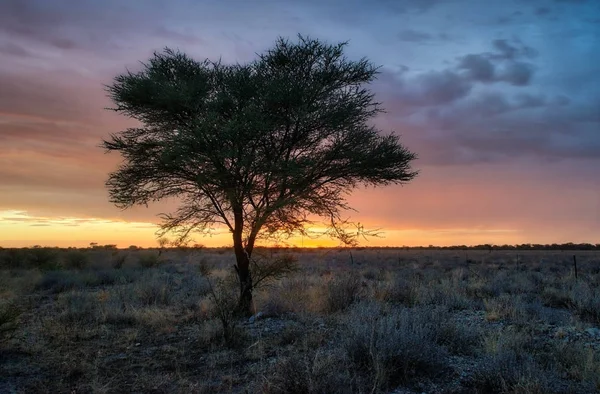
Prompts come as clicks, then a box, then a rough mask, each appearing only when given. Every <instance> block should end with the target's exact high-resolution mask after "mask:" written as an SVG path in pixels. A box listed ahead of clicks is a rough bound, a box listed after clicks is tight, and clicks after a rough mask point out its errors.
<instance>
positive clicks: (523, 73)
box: [498, 62, 533, 86]
mask: <svg viewBox="0 0 600 394" xmlns="http://www.w3.org/2000/svg"><path fill="white" fill-rule="evenodd" d="M532 76H533V67H532V66H531V65H530V64H528V63H524V62H511V63H509V64H508V65H507V66H506V67H505V68H504V70H502V71H501V72H500V75H499V76H498V79H499V80H501V81H505V82H508V83H510V84H511V85H515V86H525V85H528V84H529V82H530V81H531V78H532Z"/></svg>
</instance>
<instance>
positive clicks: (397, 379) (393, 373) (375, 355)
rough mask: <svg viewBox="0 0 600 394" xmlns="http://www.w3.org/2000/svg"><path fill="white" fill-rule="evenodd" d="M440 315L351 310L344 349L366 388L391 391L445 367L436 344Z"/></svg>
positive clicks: (369, 306) (365, 307) (363, 307)
mask: <svg viewBox="0 0 600 394" xmlns="http://www.w3.org/2000/svg"><path fill="white" fill-rule="evenodd" d="M437 313H438V312H437V311H436V310H435V309H433V308H412V309H409V308H396V307H382V306H381V305H379V304H374V303H361V304H357V305H355V306H354V307H352V308H351V309H350V312H349V314H348V316H347V318H346V324H345V325H344V328H343V331H342V332H340V336H341V337H342V344H343V345H342V346H343V348H344V349H345V351H346V353H347V355H348V357H349V359H350V360H351V361H352V362H353V364H354V369H355V371H356V373H357V375H359V376H361V375H362V376H363V378H364V381H363V385H365V388H374V389H376V391H379V390H386V389H389V388H392V387H394V386H396V385H398V384H399V383H402V382H406V381H408V380H410V379H412V378H414V377H416V376H417V373H418V374H419V375H421V376H422V375H432V374H434V373H436V372H438V371H440V370H442V369H443V368H444V367H445V364H444V361H445V359H446V351H445V350H444V348H443V347H442V346H440V345H438V344H437V343H436V341H437V338H438V335H439V331H438V330H439V321H438V319H437V318H436V315H437Z"/></svg>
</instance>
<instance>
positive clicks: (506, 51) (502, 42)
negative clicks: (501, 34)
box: [492, 39, 537, 60]
mask: <svg viewBox="0 0 600 394" xmlns="http://www.w3.org/2000/svg"><path fill="white" fill-rule="evenodd" d="M492 44H493V47H494V49H496V51H497V52H496V54H493V55H492V57H494V58H496V59H506V60H514V59H517V58H521V57H526V58H534V57H536V56H537V51H536V50H535V49H533V48H531V47H529V46H527V45H523V43H521V42H520V41H519V40H513V41H512V42H509V41H508V40H506V39H497V40H494V41H492Z"/></svg>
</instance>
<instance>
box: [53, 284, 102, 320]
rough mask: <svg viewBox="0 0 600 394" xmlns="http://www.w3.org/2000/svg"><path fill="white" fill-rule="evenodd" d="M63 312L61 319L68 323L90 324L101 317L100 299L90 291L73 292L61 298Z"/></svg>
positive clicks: (60, 315)
mask: <svg viewBox="0 0 600 394" xmlns="http://www.w3.org/2000/svg"><path fill="white" fill-rule="evenodd" d="M60 302H61V304H62V308H63V310H62V312H61V313H60V314H59V316H58V317H59V319H60V321H62V322H63V323H66V324H90V323H95V322H97V321H98V319H99V318H100V316H99V312H100V305H99V303H98V299H97V298H96V297H95V296H94V295H93V294H89V293H81V292H77V291H75V292H71V293H66V294H64V295H63V296H62V297H61V298H60Z"/></svg>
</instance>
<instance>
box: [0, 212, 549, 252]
mask: <svg viewBox="0 0 600 394" xmlns="http://www.w3.org/2000/svg"><path fill="white" fill-rule="evenodd" d="M157 229H158V226H157V225H156V224H154V223H147V222H126V221H118V220H108V219H102V218H73V217H56V218H49V217H36V216H31V215H29V214H28V213H27V212H25V211H0V246H2V247H28V246H33V245H41V246H59V247H69V246H73V247H86V246H89V244H90V243H92V242H95V243H98V244H100V245H108V244H114V245H117V246H118V247H120V248H126V247H128V246H130V245H136V246H141V247H156V246H157V245H158V243H157V236H156V230H157ZM323 231H324V228H319V227H314V228H311V229H310V232H312V233H313V234H318V233H322V232H323ZM528 242H537V241H536V240H529V239H527V237H526V235H525V234H522V232H520V231H518V230H513V229H459V228H458V229H457V228H451V229H414V228H409V229H397V228H395V229H383V230H382V236H381V237H370V238H368V240H361V241H360V246H366V247H369V246H383V247H385V246H388V247H390V246H428V245H436V246H450V245H477V244H486V243H491V244H515V243H528ZM552 242H555V241H554V240H553V239H548V240H546V241H545V242H540V243H552ZM193 243H198V244H202V245H204V246H207V247H221V246H230V245H231V244H232V241H231V237H230V235H229V232H228V231H227V230H223V231H217V232H215V234H213V235H211V236H202V237H196V238H195V239H194V240H193V241H192V242H191V244H193ZM260 244H262V245H263V246H264V245H267V246H273V245H281V246H294V247H305V248H314V247H336V246H340V243H339V242H338V241H337V240H333V239H329V238H327V237H306V236H304V237H303V236H295V237H292V238H290V239H286V240H282V242H267V243H264V242H263V243H260Z"/></svg>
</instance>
